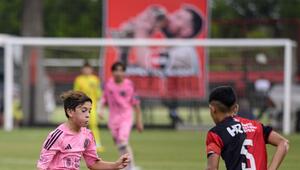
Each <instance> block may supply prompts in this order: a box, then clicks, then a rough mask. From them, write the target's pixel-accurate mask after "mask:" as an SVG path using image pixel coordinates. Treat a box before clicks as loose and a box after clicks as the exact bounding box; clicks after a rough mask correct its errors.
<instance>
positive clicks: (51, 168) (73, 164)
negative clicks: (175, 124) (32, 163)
mask: <svg viewBox="0 0 300 170" xmlns="http://www.w3.org/2000/svg"><path fill="white" fill-rule="evenodd" d="M61 98H62V100H63V102H64V109H65V114H66V116H67V118H68V121H67V122H65V123H63V124H61V125H60V126H58V127H57V128H56V129H55V130H54V131H52V132H51V133H50V134H49V135H48V137H47V139H46V141H45V142H44V144H43V148H42V151H41V154H40V159H39V160H38V163H37V168H38V169H39V170H67V169H68V170H79V167H80V160H81V156H83V158H84V159H85V162H86V165H87V167H88V168H90V169H93V170H97V169H98V170H108V169H111V170H117V169H122V168H125V167H126V166H127V165H128V163H129V156H128V154H125V155H122V156H121V157H120V158H119V160H117V161H116V162H105V161H103V160H102V159H101V158H99V157H98V155H97V151H96V150H97V149H96V144H95V139H94V136H93V134H92V132H91V131H90V130H88V129H87V128H86V126H87V125H88V123H89V115H90V112H91V108H92V100H91V99H90V98H89V97H88V96H86V95H85V94H84V93H82V92H79V91H69V92H66V93H64V94H63V95H62V96H61Z"/></svg>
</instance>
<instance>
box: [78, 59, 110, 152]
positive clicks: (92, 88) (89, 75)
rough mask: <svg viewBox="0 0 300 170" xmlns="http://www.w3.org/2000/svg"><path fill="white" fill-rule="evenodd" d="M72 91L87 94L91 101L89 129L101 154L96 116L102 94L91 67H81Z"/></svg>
mask: <svg viewBox="0 0 300 170" xmlns="http://www.w3.org/2000/svg"><path fill="white" fill-rule="evenodd" d="M74 90H76V91H82V92H83V93H85V94H87V95H88V96H89V97H90V98H91V99H92V101H93V104H92V110H91V115H90V124H89V128H90V129H91V130H92V132H93V134H94V136H95V140H96V145H97V151H98V152H103V151H104V147H103V146H102V144H101V138H100V130H99V128H98V116H97V103H98V101H99V100H100V98H101V93H102V92H101V89H100V79H99V78H98V77H97V76H96V75H94V74H93V67H92V66H91V65H90V64H89V63H88V62H86V63H85V64H84V65H83V67H82V69H81V74H80V75H79V76H77V77H76V79H75V82H74Z"/></svg>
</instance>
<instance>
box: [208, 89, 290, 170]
mask: <svg viewBox="0 0 300 170" xmlns="http://www.w3.org/2000/svg"><path fill="white" fill-rule="evenodd" d="M236 100H237V99H236V95H235V92H234V90H233V89H232V88H231V87H230V86H220V87H217V88H215V89H214V90H213V91H212V92H211V93H210V96H209V108H210V113H211V117H212V119H213V121H214V122H215V123H216V126H215V127H213V128H212V129H210V130H209V132H208V133H207V138H206V147H207V148H206V150H207V170H216V169H218V167H219V159H220V156H221V157H222V158H223V160H224V161H225V164H226V168H227V169H228V170H266V169H268V170H276V169H277V168H278V167H279V165H280V164H281V162H282V160H283V159H284V157H285V155H286V154H287V152H288V148H289V143H288V140H287V139H285V138H284V137H282V136H281V135H279V134H278V133H277V132H275V131H273V130H272V128H271V127H268V126H264V125H263V124H261V123H259V122H257V121H254V120H248V119H244V118H241V117H238V116H236V115H235V113H236V112H237V111H238V105H237V101H236ZM267 143H269V144H271V145H273V146H275V147H276V152H275V154H274V155H273V158H272V161H271V163H270V164H269V166H268V165H267V162H268V159H267V151H266V144H267ZM267 166H268V167H267Z"/></svg>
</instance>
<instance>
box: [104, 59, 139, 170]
mask: <svg viewBox="0 0 300 170" xmlns="http://www.w3.org/2000/svg"><path fill="white" fill-rule="evenodd" d="M125 70H126V67H125V65H124V64H122V63H120V62H116V63H114V64H113V65H112V67H111V71H112V73H113V78H110V79H109V80H108V82H107V83H106V85H105V87H104V95H103V98H102V101H101V103H102V105H101V107H100V108H101V111H100V113H99V116H100V118H101V117H102V118H103V114H104V111H103V108H104V106H105V105H107V106H108V108H109V120H108V127H109V129H110V131H111V134H112V136H113V138H114V141H115V143H116V145H117V147H118V150H119V153H120V155H123V154H125V153H129V155H130V158H131V163H130V164H129V166H128V168H127V169H128V170H136V169H138V168H137V167H135V164H134V161H133V153H132V149H131V147H130V145H129V143H128V142H129V136H130V132H131V128H132V124H133V115H132V112H133V110H134V111H135V113H136V118H135V119H136V128H137V130H138V131H139V132H142V131H143V128H144V127H143V122H142V112H141V108H140V105H139V100H138V99H137V98H136V94H135V91H134V87H133V83H132V82H131V81H130V80H129V79H127V78H125Z"/></svg>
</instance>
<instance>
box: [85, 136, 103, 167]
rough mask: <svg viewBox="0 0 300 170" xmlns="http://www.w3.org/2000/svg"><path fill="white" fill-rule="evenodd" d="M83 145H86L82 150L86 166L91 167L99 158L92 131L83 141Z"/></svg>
mask: <svg viewBox="0 0 300 170" xmlns="http://www.w3.org/2000/svg"><path fill="white" fill-rule="evenodd" d="M84 146H85V147H86V149H85V151H84V152H83V157H84V160H85V162H86V165H87V167H91V166H92V165H94V164H95V163H96V162H97V161H99V160H100V158H99V157H98V155H97V149H96V142H95V139H94V136H93V134H92V132H89V134H88V138H87V139H86V141H85V142H84Z"/></svg>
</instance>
